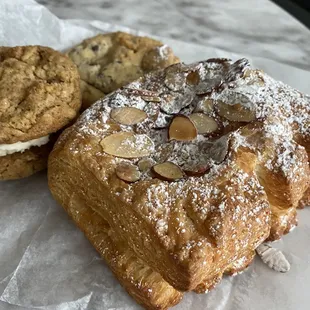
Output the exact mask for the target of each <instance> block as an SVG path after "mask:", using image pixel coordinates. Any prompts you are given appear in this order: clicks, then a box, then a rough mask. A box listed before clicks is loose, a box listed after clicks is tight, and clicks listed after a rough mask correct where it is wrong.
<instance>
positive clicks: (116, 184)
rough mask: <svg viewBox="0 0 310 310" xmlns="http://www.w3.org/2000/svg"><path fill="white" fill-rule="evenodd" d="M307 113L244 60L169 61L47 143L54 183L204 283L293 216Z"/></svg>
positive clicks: (232, 268) (197, 284)
mask: <svg viewBox="0 0 310 310" xmlns="http://www.w3.org/2000/svg"><path fill="white" fill-rule="evenodd" d="M124 108H125V109H124ZM128 108H131V109H128ZM132 108H134V109H132ZM122 113H123V114H122ZM195 113H196V115H194V114H195ZM197 113H200V114H203V116H202V115H199V116H197ZM180 114H181V115H180ZM124 115H125V117H123V116H124ZM197 119H198V121H197ZM137 120H138V121H137ZM308 120H309V98H308V97H306V96H304V95H302V94H300V93H299V92H297V91H295V90H294V89H291V88H289V87H288V86H286V85H284V84H282V83H280V82H276V81H274V80H273V79H272V78H270V77H269V76H268V75H266V74H264V73H262V72H260V71H257V70H253V69H251V67H250V66H249V64H248V62H247V61H246V60H245V59H242V60H239V61H237V62H235V63H232V62H231V61H229V60H226V59H210V60H207V61H204V62H200V63H196V64H193V65H189V66H186V65H183V64H178V65H174V66H171V67H168V68H167V69H166V70H163V71H158V72H156V73H152V74H148V75H146V76H144V77H143V78H140V79H139V80H138V81H136V82H133V83H131V84H129V85H127V86H126V87H125V88H122V89H120V90H118V91H116V92H114V93H113V94H111V95H110V96H108V97H106V98H105V99H104V100H102V101H99V102H97V103H96V104H95V105H93V106H92V107H91V108H90V109H88V110H87V111H86V112H84V113H83V114H82V116H81V117H80V118H79V120H78V121H77V123H76V124H75V125H74V126H72V127H70V128H69V129H67V130H66V131H65V132H64V133H63V134H62V136H61V137H60V139H59V140H58V142H57V144H56V145H55V148H54V150H53V151H52V153H51V156H50V158H49V170H48V181H49V187H50V189H51V192H52V194H53V196H54V197H55V198H56V199H57V200H58V201H59V202H60V203H61V204H62V205H63V206H64V208H65V209H66V210H68V212H69V213H70V214H71V216H72V217H73V219H74V220H75V221H76V222H77V221H78V220H80V221H81V223H83V224H84V222H85V223H86V222H87V219H86V218H85V217H81V218H80V219H76V218H75V217H74V214H73V211H72V210H76V212H77V213H78V212H79V209H80V208H81V206H80V205H79V204H78V202H74V201H73V202H72V203H70V197H79V198H78V199H79V200H82V201H83V203H84V204H87V206H88V208H89V209H90V210H91V212H94V213H96V214H98V216H100V218H102V219H103V220H104V221H105V222H106V223H108V225H109V227H110V229H111V232H113V234H112V235H113V238H115V239H114V240H115V241H114V240H113V241H112V242H113V244H116V243H122V244H124V246H125V247H126V248H128V249H129V250H130V251H132V252H131V253H134V254H133V255H134V256H135V257H137V258H138V259H141V260H142V261H143V262H144V263H145V264H146V265H148V266H149V268H150V269H151V270H154V271H156V272H157V273H158V274H160V275H161V277H162V278H163V279H164V280H165V281H167V282H168V283H169V284H170V285H171V286H173V287H174V288H175V289H177V290H180V291H189V290H194V291H196V292H199V293H200V292H203V291H206V290H208V289H211V288H213V287H214V286H215V285H216V284H217V283H218V282H219V281H220V279H221V278H222V275H223V274H224V273H228V274H233V273H238V272H240V271H242V270H243V269H244V268H245V267H246V266H247V265H248V264H249V263H250V262H251V261H252V259H253V256H254V253H255V249H256V248H257V246H258V245H260V244H261V243H262V242H263V241H264V240H266V239H267V238H270V239H277V238H280V237H281V236H282V235H283V234H284V233H286V232H288V230H290V229H291V228H292V227H293V224H295V216H296V207H297V205H298V203H299V201H300V199H301V198H302V197H303V195H304V192H305V191H306V190H307V188H308V187H309V165H308V155H307V152H306V150H305V147H304V146H300V145H299V144H297V143H296V142H295V141H297V139H296V138H295V137H297V136H298V139H299V141H300V140H302V141H307V139H308V136H309V128H308V127H307V122H308ZM184 128H185V129H184ZM303 145H304V144H303ZM141 158H142V159H141ZM142 162H143V164H142ZM146 162H148V163H149V166H148V165H146ZM160 165H163V166H160ZM160 167H164V168H163V169H160ZM280 191H282V195H281V194H280ZM283 191H284V193H283ZM78 225H79V226H82V225H81V224H78ZM86 226H87V225H86ZM92 229H93V228H89V231H88V232H87V231H86V230H85V229H84V231H85V233H86V235H88V236H89V234H90V233H91V231H92ZM99 251H100V250H99ZM108 264H109V265H110V266H111V262H110V261H109V259H108ZM111 268H112V269H113V266H111ZM116 274H117V272H116ZM121 275H122V274H117V276H118V277H121ZM125 285H126V286H127V290H129V292H132V290H133V287H134V286H130V284H129V283H127V284H125ZM132 295H135V294H134V293H132ZM137 300H138V302H140V303H141V299H139V298H137ZM142 303H143V305H144V306H146V305H147V303H146V302H145V301H142ZM168 304H169V303H167V304H165V305H168Z"/></svg>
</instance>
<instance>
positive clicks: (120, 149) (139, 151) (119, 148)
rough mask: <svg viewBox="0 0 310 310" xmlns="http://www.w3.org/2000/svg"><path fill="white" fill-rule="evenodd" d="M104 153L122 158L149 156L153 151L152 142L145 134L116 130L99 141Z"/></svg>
mask: <svg viewBox="0 0 310 310" xmlns="http://www.w3.org/2000/svg"><path fill="white" fill-rule="evenodd" d="M100 144H101V146H102V149H103V151H104V152H105V153H107V154H109V155H113V156H116V157H122V158H139V157H144V156H149V155H150V154H151V153H152V152H153V151H154V143H153V141H152V140H151V139H150V138H149V136H147V135H145V134H134V133H133V132H117V133H114V134H112V135H109V136H107V137H105V138H104V139H102V141H101V143H100Z"/></svg>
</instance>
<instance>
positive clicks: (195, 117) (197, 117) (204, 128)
mask: <svg viewBox="0 0 310 310" xmlns="http://www.w3.org/2000/svg"><path fill="white" fill-rule="evenodd" d="M189 118H190V120H191V121H192V122H193V123H194V125H195V126H196V128H197V131H198V133H199V134H206V133H211V132H214V131H216V130H217V129H218V125H217V122H216V121H215V120H214V119H213V118H212V117H210V116H208V115H206V114H203V113H193V114H191V115H190V116H189Z"/></svg>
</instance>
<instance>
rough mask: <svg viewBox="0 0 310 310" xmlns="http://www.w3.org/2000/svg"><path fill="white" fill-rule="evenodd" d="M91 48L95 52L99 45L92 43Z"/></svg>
mask: <svg viewBox="0 0 310 310" xmlns="http://www.w3.org/2000/svg"><path fill="white" fill-rule="evenodd" d="M91 49H92V50H93V51H94V52H97V51H98V50H99V45H93V46H92V47H91Z"/></svg>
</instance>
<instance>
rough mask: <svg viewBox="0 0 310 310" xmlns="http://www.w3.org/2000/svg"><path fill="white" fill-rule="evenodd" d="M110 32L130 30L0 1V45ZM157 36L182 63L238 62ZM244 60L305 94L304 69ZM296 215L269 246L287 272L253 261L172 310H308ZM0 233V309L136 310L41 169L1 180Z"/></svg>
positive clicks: (304, 235) (302, 220) (309, 227)
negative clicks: (294, 225) (287, 267)
mask: <svg viewBox="0 0 310 310" xmlns="http://www.w3.org/2000/svg"><path fill="white" fill-rule="evenodd" d="M115 30H124V31H130V32H133V31H132V30H130V29H126V28H124V27H118V26H113V25H110V24H106V23H102V22H98V21H93V22H87V21H81V20H67V21H64V20H59V19H58V18H56V17H55V16H54V15H52V14H51V13H50V12H49V11H47V10H46V9H45V8H43V7H42V6H40V5H38V4H36V3H34V2H32V1H31V0H19V1H16V0H15V1H9V0H1V1H0V45H9V46H14V45H31V44H40V45H47V46H51V47H53V48H55V49H58V50H64V49H66V48H69V47H70V46H72V45H73V44H76V43H78V42H79V41H81V40H82V39H84V38H87V37H90V36H93V35H95V34H96V33H98V32H110V31H115ZM134 32H135V33H137V31H134ZM140 34H142V33H140ZM161 39H162V40H163V41H164V42H165V43H167V44H169V45H170V46H171V47H172V48H173V49H174V51H175V53H176V54H177V55H178V56H180V58H181V59H182V60H183V61H184V62H192V61H196V60H201V59H206V58H209V57H229V58H233V59H235V58H237V57H240V55H236V54H231V53H229V52H225V51H221V50H218V49H216V48H212V47H204V46H198V45H194V44H189V43H184V42H178V41H174V40H171V39H163V38H161ZM253 44H254V43H253ZM249 58H250V60H251V61H252V62H253V64H254V66H257V67H259V68H262V69H264V70H265V71H266V72H267V73H269V74H271V75H272V76H274V77H275V78H277V79H280V80H283V81H284V82H286V83H288V84H290V85H292V86H294V87H297V88H298V89H300V90H301V91H303V92H307V93H310V83H309V81H310V72H307V71H302V70H300V69H297V68H293V67H290V66H287V65H285V64H279V63H276V62H274V61H271V60H268V59H263V58H251V57H249ZM298 218H299V226H298V227H297V229H296V230H295V231H294V232H292V233H291V234H289V235H287V236H285V237H284V238H283V240H281V241H279V242H277V243H275V246H277V247H278V248H280V249H282V250H283V251H284V253H285V254H286V256H287V258H288V260H289V261H290V263H291V270H290V272H288V273H286V274H280V273H276V272H274V271H272V270H270V269H268V267H267V266H265V265H263V263H262V262H261V261H260V260H259V259H258V258H256V260H255V262H254V263H253V264H252V265H251V266H250V268H248V270H246V271H245V272H244V273H243V274H241V275H238V276H235V277H227V278H224V279H223V281H222V283H221V284H220V285H218V287H217V288H216V289H214V290H213V291H211V292H209V293H208V294H206V295H204V294H203V295H196V294H194V293H188V294H186V296H185V297H184V299H183V301H182V302H181V303H180V304H179V305H178V306H176V308H175V309H178V310H183V309H184V310H185V309H192V310H195V309H197V310H198V309H210V310H224V309H225V310H228V309H230V310H249V309H253V310H261V309H266V310H267V309H268V310H272V309H277V310H278V309H281V310H288V309H294V310H295V309H296V310H297V309H298V310H303V309H304V310H306V309H307V310H308V309H310V293H309V287H310V247H309V246H310V208H309V209H304V210H301V211H299V214H298ZM0 229H1V233H0V309H4V310H6V309H9V310H12V309H14V310H15V309H16V310H23V309H46V310H47V309H48V310H51V309H53V310H54V309H57V310H65V309H68V310H75V309H76V310H86V309H87V310H99V309H100V310H102V309H115V310H121V309H124V310H125V309H126V310H133V309H140V307H139V306H137V305H136V303H135V302H134V301H133V300H132V299H131V298H130V297H129V296H128V295H127V293H126V292H125V290H124V289H123V288H122V287H121V286H120V285H119V283H118V282H117V280H116V279H115V278H114V276H113V275H112V273H111V272H110V270H109V269H108V267H107V266H106V265H105V263H104V262H103V261H102V260H101V258H100V257H99V256H98V254H97V253H96V252H95V250H94V249H93V248H92V247H91V245H90V244H89V243H88V241H87V240H86V238H85V237H84V235H83V234H82V233H81V232H80V231H79V230H78V229H77V228H76V227H75V225H74V224H73V223H72V221H71V220H70V219H69V218H68V216H67V214H66V213H65V211H64V210H63V209H62V208H61V207H60V206H59V205H58V204H57V203H56V202H55V201H54V200H53V199H52V197H51V195H50V193H49V190H48V187H47V180H46V173H45V172H42V173H39V174H37V175H34V176H32V177H30V178H27V179H24V180H18V181H10V182H0Z"/></svg>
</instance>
